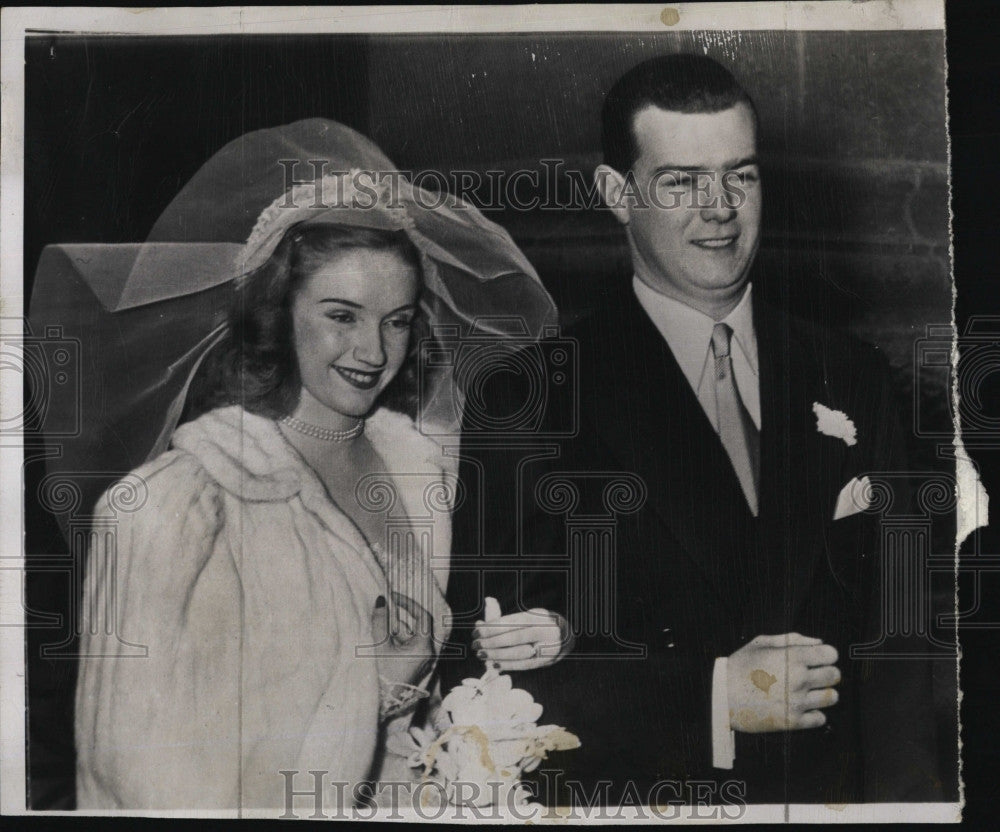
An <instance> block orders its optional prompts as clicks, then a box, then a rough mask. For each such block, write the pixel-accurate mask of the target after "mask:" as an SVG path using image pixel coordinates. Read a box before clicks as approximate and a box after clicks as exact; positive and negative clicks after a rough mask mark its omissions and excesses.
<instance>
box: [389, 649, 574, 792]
mask: <svg viewBox="0 0 1000 832" xmlns="http://www.w3.org/2000/svg"><path fill="white" fill-rule="evenodd" d="M541 715H542V706H541V705H539V704H538V703H537V702H535V700H534V699H532V697H531V694H529V693H528V692H527V691H524V690H520V689H517V688H515V687H513V684H512V682H511V680H510V677H509V676H504V675H502V674H500V673H499V672H498V671H496V670H495V669H492V668H491V669H489V670H487V671H486V673H485V674H484V675H483V677H482V678H480V679H465V680H464V681H463V682H462V684H461V685H458V686H457V687H456V688H453V689H452V690H451V692H450V693H449V694H448V695H447V696H446V697H445V698H444V700H443V701H442V703H441V706H440V709H439V711H438V713H437V714H435V715H434V717H433V718H432V725H433V727H432V728H427V729H420V728H413V729H411V730H410V731H409V733H407V734H402V735H399V736H398V737H396V738H394V739H393V740H392V741H391V743H392V745H391V749H392V750H393V751H395V753H397V754H402V755H404V756H407V758H408V762H409V764H410V765H411V766H412V767H414V768H416V767H419V766H423V769H424V770H423V773H422V777H423V778H424V779H429V778H434V779H435V780H437V781H439V782H442V784H443V786H444V788H445V790H446V794H447V796H448V800H449V801H450V802H451V803H455V804H458V803H463V804H470V805H475V806H488V805H490V804H491V803H494V802H498V803H499V804H504V803H506V802H509V801H510V800H516V803H515V804H514V805H522V804H524V803H527V801H528V798H529V797H530V794H529V793H528V792H527V790H526V789H524V788H523V787H521V786H520V783H519V779H518V778H520V776H521V774H522V773H523V772H525V771H532V770H534V769H535V768H537V767H538V764H539V763H540V762H541V760H543V759H544V758H545V757H546V756H547V755H548V752H549V751H555V750H562V749H570V748H577V747H579V745H580V741H579V739H578V738H577V737H576V736H575V735H573V734H571V733H569V732H568V731H566V730H564V729H563V728H560V727H558V726H556V725H544V726H539V725H538V724H537V722H538V718H539V717H540V716H541ZM501 797H502V798H503V799H501Z"/></svg>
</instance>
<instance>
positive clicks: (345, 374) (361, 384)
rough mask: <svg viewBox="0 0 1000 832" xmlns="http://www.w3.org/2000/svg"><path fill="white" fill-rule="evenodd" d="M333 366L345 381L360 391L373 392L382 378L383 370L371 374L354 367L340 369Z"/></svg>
mask: <svg viewBox="0 0 1000 832" xmlns="http://www.w3.org/2000/svg"><path fill="white" fill-rule="evenodd" d="M332 366H333V369H334V370H336V371H337V373H338V375H339V376H340V377H341V378H342V379H343V380H344V381H346V382H347V383H348V384H350V385H351V387H357V388H358V389H359V390H371V389H372V388H373V387H375V385H377V384H378V381H379V379H380V378H382V371H381V370H379V371H377V372H374V373H370V372H367V371H365V370H355V369H354V368H353V367H338V366H337V365H336V364H333V365H332Z"/></svg>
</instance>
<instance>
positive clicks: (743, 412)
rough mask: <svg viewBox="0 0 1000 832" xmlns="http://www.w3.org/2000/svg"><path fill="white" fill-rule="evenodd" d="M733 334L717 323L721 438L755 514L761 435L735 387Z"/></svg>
mask: <svg viewBox="0 0 1000 832" xmlns="http://www.w3.org/2000/svg"><path fill="white" fill-rule="evenodd" d="M732 334H733V331H732V329H730V328H729V325H728V324H723V323H718V324H716V325H715V327H714V328H713V329H712V354H713V355H714V356H715V405H716V408H717V414H718V417H719V437H720V438H721V439H722V446H723V447H724V448H725V449H726V453H727V454H729V459H730V461H731V462H732V463H733V468H734V469H735V470H736V476H737V477H738V478H739V481H740V486H741V487H742V488H743V493H744V495H745V496H746V498H747V503H748V504H749V505H750V511H752V512H753V515H754V517H756V516H757V492H758V489H759V487H760V434H759V432H758V431H757V426H756V425H754V423H753V419H751V418H750V414H749V413H748V412H747V409H746V407H745V406H744V404H743V400H742V399H741V398H740V391H739V389H738V388H737V387H736V378H735V376H734V375H733V360H732V357H731V356H730V354H729V348H730V343H731V340H732Z"/></svg>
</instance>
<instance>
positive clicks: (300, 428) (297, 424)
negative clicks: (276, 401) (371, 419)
mask: <svg viewBox="0 0 1000 832" xmlns="http://www.w3.org/2000/svg"><path fill="white" fill-rule="evenodd" d="M280 421H281V424H283V425H287V426H288V427H290V428H291V429H292V430H294V431H295V432H296V433H301V434H303V435H304V436H311V437H312V438H313V439H320V440H322V441H323V442H347V441H348V440H349V439H355V438H357V437H358V436H361V434H362V433H364V430H365V420H364V419H358V423H357V424H356V425H355V426H354V427H353V428H348V429H347V430H334V429H333V428H321V427H320V426H319V425H311V424H309V422H303V421H302V420H301V419H296V418H295V417H294V416H285V417H284V418H283V419H281V420H280Z"/></svg>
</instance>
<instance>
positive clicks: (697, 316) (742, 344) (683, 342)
mask: <svg viewBox="0 0 1000 832" xmlns="http://www.w3.org/2000/svg"><path fill="white" fill-rule="evenodd" d="M632 288H633V290H634V291H635V296H636V298H638V300H639V304H640V305H641V306H642V308H643V309H645V310H646V314H647V315H649V317H650V320H652V322H653V324H654V325H655V326H656V328H657V329H658V330H659V331H660V334H661V335H662V336H663V338H664V339H665V340H666V342H667V346H669V347H670V351H671V352H672V353H673V354H674V358H675V359H677V363H678V364H679V365H680V368H681V372H683V373H684V377H685V378H686V379H687V380H688V384H690V385H691V389H692V390H694V392H695V395H696V396H697V397H698V401H699V402H700V404H701V407H702V409H703V410H704V411H705V415H706V416H708V421H709V422H710V423H711V424H712V427H713V428H715V431H716V433H718V431H719V414H718V410H717V408H716V405H715V374H714V370H715V357H714V356H713V355H712V329H713V328H714V327H715V324H716V323H717V322H716V321H715V319H714V318H712V317H711V316H709V315H706V314H705V313H704V312H699V311H698V310H697V309H692V308H691V307H690V306H687V305H686V304H684V303H681V302H680V301H679V300H675V299H674V298H670V297H667V296H666V295H661V294H660V293H659V292H657V291H656V290H655V289H651V288H650V287H649V286H647V285H646V284H645V283H643V282H642V281H641V280H639V278H638V277H633V278H632ZM752 290H753V284H752V283H748V284H747V287H746V290H745V291H744V292H743V297H742V298H740V302H739V303H738V304H736V306H735V308H733V310H732V311H731V312H730V313H729V314H728V315H726V317H725V318H723V319H722V321H721V322H722V323H724V324H729V327H730V329H732V331H733V338H732V341H731V344H733V345H735V346H731V347H730V353H731V355H732V360H733V376H734V377H735V379H736V387H737V388H738V389H739V391H740V398H741V399H742V400H743V405H744V407H746V409H747V412H748V413H749V414H750V418H751V419H753V423H754V424H755V425H756V426H757V430H760V381H759V379H758V371H757V333H756V332H755V331H754V328H753V292H752Z"/></svg>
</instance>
